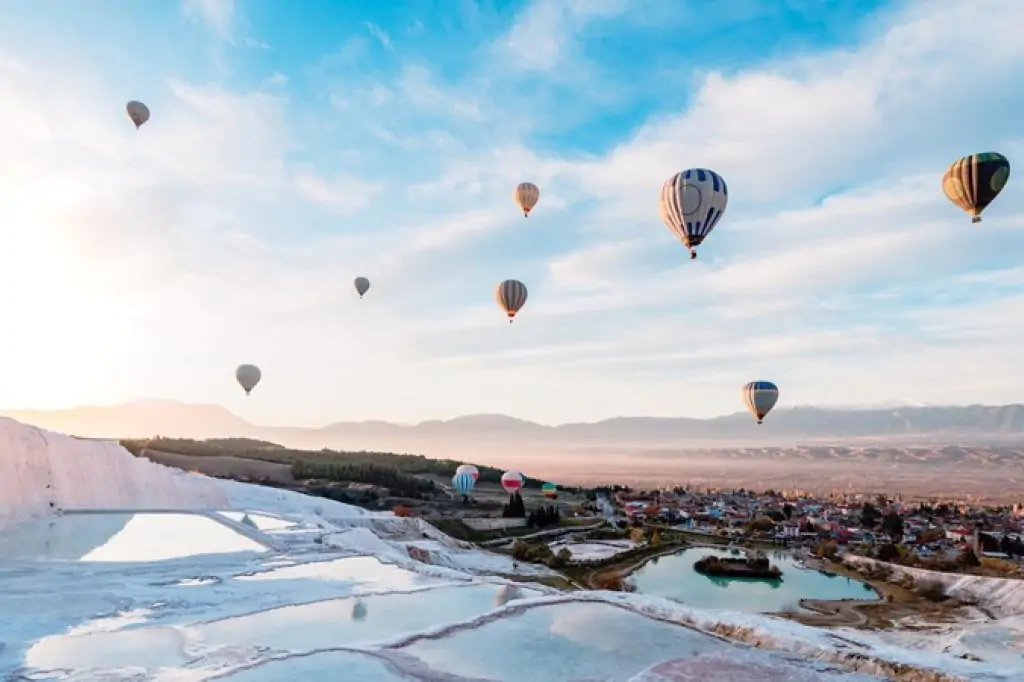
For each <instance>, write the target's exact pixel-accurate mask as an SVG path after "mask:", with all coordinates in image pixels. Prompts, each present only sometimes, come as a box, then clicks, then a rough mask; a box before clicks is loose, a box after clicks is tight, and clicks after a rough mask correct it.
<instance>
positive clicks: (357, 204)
mask: <svg viewBox="0 0 1024 682" xmlns="http://www.w3.org/2000/svg"><path fill="white" fill-rule="evenodd" d="M295 187H296V189H298V191H299V192H300V193H301V194H302V195H303V196H304V197H306V199H308V200H310V201H313V202H316V203H318V204H322V205H324V206H326V207H327V208H329V209H330V210H331V211H332V212H333V213H336V214H338V215H345V214H347V213H354V212H355V211H358V210H359V209H361V208H363V207H365V206H368V205H369V204H370V202H371V201H373V198H374V197H375V196H377V195H378V194H380V193H381V192H382V191H383V190H384V186H383V185H381V184H379V183H371V182H363V181H362V180H360V179H359V178H357V177H354V176H352V175H347V174H342V175H339V176H336V177H333V178H330V179H324V178H322V177H320V176H318V175H316V174H315V173H310V172H303V173H300V174H298V175H296V176H295Z"/></svg>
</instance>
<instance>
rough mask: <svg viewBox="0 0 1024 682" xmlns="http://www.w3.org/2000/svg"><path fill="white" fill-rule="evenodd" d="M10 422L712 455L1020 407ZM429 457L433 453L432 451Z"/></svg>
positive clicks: (284, 438) (972, 428)
mask: <svg viewBox="0 0 1024 682" xmlns="http://www.w3.org/2000/svg"><path fill="white" fill-rule="evenodd" d="M3 414H6V415H8V416H10V417H13V418H15V419H17V420H19V421H23V422H27V423H30V424H35V425H38V426H42V427H45V428H49V429H53V430H57V431H62V432H65V433H71V434H74V435H79V436H85V437H93V438H97V437H134V438H143V437H148V436H155V435H163V436H179V437H185V438H224V437H236V436H237V437H249V438H263V439H266V440H270V441H274V442H280V443H285V444H291V445H294V446H302V447H318V448H319V447H350V448H367V449H369V448H375V447H376V448H392V449H394V448H401V447H405V448H411V449H412V450H413V451H415V450H416V447H417V445H418V444H421V443H422V444H431V445H434V446H437V445H439V444H444V443H452V444H453V445H455V444H467V443H481V444H484V443H486V444H494V443H499V444H505V445H517V444H522V445H529V444H536V445H543V444H550V445H562V446H574V445H587V446H606V445H607V446H612V445H626V444H636V445H653V444H658V445H671V446H675V447H686V446H687V445H688V444H693V445H695V446H701V447H715V446H716V445H722V446H725V445H730V444H752V443H760V444H778V443H785V442H797V441H838V440H844V441H845V440H850V439H857V440H869V439H883V440H886V441H892V442H894V441H899V440H908V441H920V440H924V441H932V442H949V443H955V442H969V441H977V442H979V443H980V442H1008V443H1014V442H1021V443H1024V405H1002V406H985V405H969V406H959V407H956V406H954V407H938V406H915V407H900V408H872V409H850V408H844V409H829V408H817V407H795V408H790V409H779V410H776V411H774V412H772V414H771V415H770V416H769V417H768V419H766V420H765V423H764V424H763V425H761V426H758V425H756V424H755V423H754V420H753V419H751V417H750V416H749V415H748V414H745V413H737V414H731V415H727V416H723V417H715V418H713V419H690V418H684V417H679V418H668V417H616V418H613V419H606V420H603V421H599V422H594V423H573V424H562V425H559V426H545V425H542V424H536V423H534V422H530V421H525V420H522V419H516V418H513V417H508V416H505V415H500V414H476V415H467V416H463V417H457V418H455V419H450V420H446V421H439V420H432V421H425V422H421V423H419V424H415V425H400V424H393V423H390V422H383V421H365V422H337V423H334V424H330V425H328V426H325V427H322V428H319V429H310V428H300V427H265V426H259V425H255V424H252V423H250V422H247V421H246V420H244V419H242V418H241V417H238V416H237V415H235V414H232V413H231V412H230V411H228V410H227V409H225V408H224V407H221V406H219V405H195V404H187V403H181V402H175V401H165V400H142V401H136V402H131V403H125V404H122V405H112V406H106V407H94V406H89V407H77V408H73V409H68V410H55V411H46V410H5V411H3ZM432 449H436V448H432Z"/></svg>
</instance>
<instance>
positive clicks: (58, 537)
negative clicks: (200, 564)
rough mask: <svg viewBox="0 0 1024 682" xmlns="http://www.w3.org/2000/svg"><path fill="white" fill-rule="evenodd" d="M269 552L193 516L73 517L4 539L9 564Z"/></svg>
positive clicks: (1, 545) (22, 528)
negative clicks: (42, 560) (29, 561)
mask: <svg viewBox="0 0 1024 682" xmlns="http://www.w3.org/2000/svg"><path fill="white" fill-rule="evenodd" d="M266 549H267V548H266V547H265V546H264V545H262V544H260V543H259V542H256V541H255V540H251V539H250V538H247V537H245V536H243V535H240V534H239V533H236V532H235V531H233V530H231V529H230V528H228V527H227V526H225V525H223V524H221V523H219V522H218V521H215V520H213V519H211V518H209V517H207V516H203V515H201V514H189V513H160V512H138V513H125V512H110V513H67V514H64V515H63V516H58V517H53V518H49V519H40V520H38V521H31V522H28V523H24V524H19V525H18V526H15V527H13V528H8V529H7V530H6V531H5V532H4V533H2V534H0V558H4V559H44V560H63V561H84V562H140V561H165V560H168V559H179V558H184V557H191V556H201V555H208V554H230V553H234V552H262V551H265V550H266Z"/></svg>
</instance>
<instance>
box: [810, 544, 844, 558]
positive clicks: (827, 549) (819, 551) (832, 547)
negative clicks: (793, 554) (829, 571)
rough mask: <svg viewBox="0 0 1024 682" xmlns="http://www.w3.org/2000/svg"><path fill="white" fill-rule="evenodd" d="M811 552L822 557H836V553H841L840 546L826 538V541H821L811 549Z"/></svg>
mask: <svg viewBox="0 0 1024 682" xmlns="http://www.w3.org/2000/svg"><path fill="white" fill-rule="evenodd" d="M811 553H812V554H813V555H814V556H816V557H819V558H822V559H835V558H836V555H838V554H839V546H838V545H837V544H836V543H835V542H833V541H831V540H825V541H824V542H819V543H818V544H817V545H816V546H815V547H814V549H812V550H811Z"/></svg>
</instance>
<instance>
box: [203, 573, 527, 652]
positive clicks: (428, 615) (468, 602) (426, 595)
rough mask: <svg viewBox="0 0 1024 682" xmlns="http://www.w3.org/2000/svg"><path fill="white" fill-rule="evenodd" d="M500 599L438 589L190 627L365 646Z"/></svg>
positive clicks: (249, 639) (459, 617)
mask: <svg viewBox="0 0 1024 682" xmlns="http://www.w3.org/2000/svg"><path fill="white" fill-rule="evenodd" d="M523 596H524V597H526V596H536V593H525V594H523ZM502 597H503V590H502V588H501V587H500V586H491V585H479V586H467V587H437V588H431V589H428V590H422V591H420V592H413V593H408V594H374V595H368V596H365V597H349V598H345V599H330V600H326V601H319V602H316V603H313V604H303V605H296V606H285V607H282V608H277V609H272V610H268V611H262V612H260V613H254V614H250V615H246V616H239V617H237V618H226V619H224V620H219V621H214V622H211V623H206V624H202V625H195V626H192V628H190V629H192V630H194V631H195V632H196V634H197V635H198V636H199V637H200V638H201V639H202V640H203V641H204V642H207V643H208V644H210V645H221V644H231V645H236V644H243V645H249V646H273V647H274V648H276V649H285V650H289V651H310V650H313V649H325V648H330V647H339V646H345V647H358V646H369V645H372V644H375V643H378V642H382V641H386V640H389V639H393V638H395V637H397V636H400V635H402V634H405V633H410V632H415V631H418V630H423V629H426V628H429V627H431V626H434V625H437V624H439V623H451V622H458V621H464V620H466V619H469V618H474V617H476V616H479V615H481V614H484V613H487V612H488V611H491V610H493V609H495V608H498V607H499V606H500V605H501V602H502Z"/></svg>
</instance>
